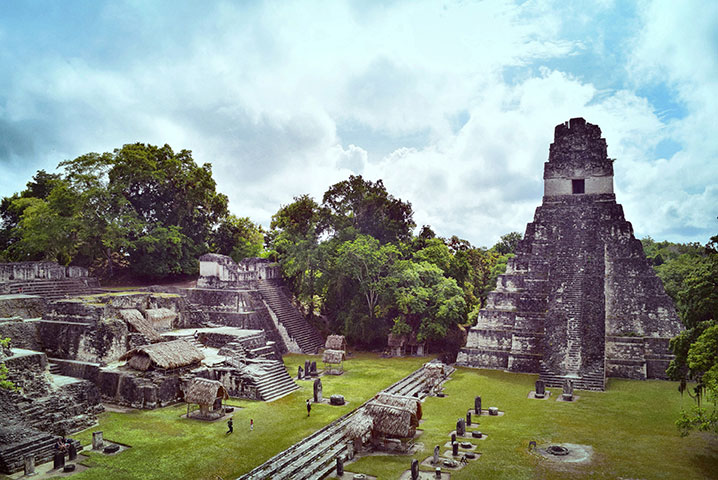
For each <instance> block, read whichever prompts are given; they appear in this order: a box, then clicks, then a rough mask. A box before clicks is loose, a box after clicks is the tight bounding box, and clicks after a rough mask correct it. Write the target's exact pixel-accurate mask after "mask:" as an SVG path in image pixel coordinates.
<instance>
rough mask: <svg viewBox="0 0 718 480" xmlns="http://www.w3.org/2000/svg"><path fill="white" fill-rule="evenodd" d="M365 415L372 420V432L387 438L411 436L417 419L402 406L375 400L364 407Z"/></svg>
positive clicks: (416, 425) (417, 423) (417, 424)
mask: <svg viewBox="0 0 718 480" xmlns="http://www.w3.org/2000/svg"><path fill="white" fill-rule="evenodd" d="M364 409H365V410H366V413H367V415H369V416H371V418H372V422H373V428H372V434H373V435H376V436H382V437H389V438H407V437H413V436H414V434H415V433H416V427H418V426H419V420H418V419H417V418H416V415H415V414H414V413H413V412H412V411H411V410H409V409H407V408H404V407H395V406H392V405H386V404H383V403H379V402H377V401H372V402H369V403H368V404H367V405H366V407H364Z"/></svg>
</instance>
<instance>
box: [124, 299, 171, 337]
mask: <svg viewBox="0 0 718 480" xmlns="http://www.w3.org/2000/svg"><path fill="white" fill-rule="evenodd" d="M120 316H121V317H122V319H123V320H124V321H126V322H127V323H128V324H129V325H130V326H131V327H132V328H134V329H135V330H137V331H138V332H139V333H141V334H142V335H144V336H145V338H146V339H147V340H148V341H149V342H151V343H155V342H159V341H161V340H162V337H161V336H160V334H159V333H157V330H155V327H154V326H153V325H152V322H150V321H149V320H147V319H146V318H145V316H144V315H142V312H140V311H139V310H137V309H135V308H125V309H122V310H120Z"/></svg>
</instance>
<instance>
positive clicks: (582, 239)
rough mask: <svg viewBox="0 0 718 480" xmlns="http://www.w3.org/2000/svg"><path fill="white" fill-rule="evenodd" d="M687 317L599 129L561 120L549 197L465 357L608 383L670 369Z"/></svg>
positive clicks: (583, 382)
mask: <svg viewBox="0 0 718 480" xmlns="http://www.w3.org/2000/svg"><path fill="white" fill-rule="evenodd" d="M680 329H681V324H680V322H679V320H678V317H677V315H676V311H675V307H674V306H673V303H672V301H671V299H670V298H669V297H668V296H667V295H666V293H665V291H664V289H663V284H662V283H661V281H660V280H659V279H658V277H657V276H656V275H655V273H654V272H653V269H652V268H651V265H650V264H649V263H648V261H647V260H646V257H645V255H644V253H643V248H642V246H641V242H640V241H639V240H637V239H636V238H635V237H634V236H633V228H632V226H631V224H630V223H629V222H627V221H626V219H625V218H624V216H623V208H622V207H621V205H619V204H618V203H616V197H615V195H614V193H613V160H612V159H609V158H608V156H607V154H606V140H605V139H603V138H601V129H600V128H599V127H598V126H597V125H592V124H590V123H587V122H586V121H585V120H584V119H583V118H574V119H571V121H570V122H566V123H564V124H561V125H557V126H556V129H555V133H554V142H553V144H551V147H550V151H549V159H548V162H546V163H545V164H544V197H543V203H542V205H541V206H539V207H538V208H537V209H536V213H535V215H534V221H533V222H531V223H529V224H528V225H527V226H526V233H525V235H524V239H523V240H522V241H521V242H520V244H519V246H518V247H517V250H516V256H515V257H514V258H512V259H511V260H510V261H509V264H508V268H507V269H506V273H505V274H504V275H501V276H500V277H499V279H498V281H497V285H496V289H495V290H494V291H493V292H491V293H490V294H489V296H488V299H487V302H486V305H485V306H484V308H483V309H482V310H481V311H480V313H479V318H478V321H477V324H476V326H474V327H473V328H471V330H470V332H469V335H468V339H467V343H466V346H465V347H464V348H463V349H462V350H461V352H460V353H459V356H458V358H457V364H458V365H464V366H470V367H478V368H494V369H503V370H507V371H512V372H528V373H539V374H540V378H542V379H543V380H545V381H546V384H547V385H549V386H560V385H561V384H562V383H563V382H564V379H567V378H568V379H571V380H572V381H573V385H574V386H575V387H576V388H580V389H589V390H603V389H604V388H605V384H606V377H607V376H608V377H626V378H636V379H646V378H665V369H666V367H667V366H668V363H669V361H670V359H671V358H672V356H671V354H670V350H669V346H668V341H669V339H670V338H672V337H673V336H675V335H677V334H678V333H679V331H680Z"/></svg>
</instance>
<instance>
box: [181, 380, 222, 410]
mask: <svg viewBox="0 0 718 480" xmlns="http://www.w3.org/2000/svg"><path fill="white" fill-rule="evenodd" d="M217 398H222V399H223V400H226V399H228V398H229V394H228V393H227V389H226V388H224V386H223V385H222V383H220V382H219V381H217V380H209V379H208V378H194V379H192V382H191V383H190V384H189V385H188V386H187V388H186V389H185V392H184V400H185V402H187V403H197V404H199V405H212V404H213V403H214V401H215V400H216V399H217Z"/></svg>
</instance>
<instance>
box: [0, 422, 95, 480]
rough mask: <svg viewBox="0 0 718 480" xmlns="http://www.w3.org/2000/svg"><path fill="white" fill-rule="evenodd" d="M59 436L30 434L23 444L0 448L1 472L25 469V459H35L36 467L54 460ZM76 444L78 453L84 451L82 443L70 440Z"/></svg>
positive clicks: (38, 433) (69, 440) (39, 433)
mask: <svg viewBox="0 0 718 480" xmlns="http://www.w3.org/2000/svg"><path fill="white" fill-rule="evenodd" d="M57 438H58V437H57V435H52V434H50V433H44V432H28V433H27V434H26V435H25V436H24V438H23V441H22V442H19V443H14V444H10V445H2V446H0V472H3V473H14V472H18V471H20V470H22V469H23V466H24V457H25V456H27V455H32V456H33V457H35V465H40V464H42V463H45V462H48V461H50V460H52V458H53V456H54V455H55V442H56V440H57ZM67 441H68V442H72V443H74V444H75V447H76V448H77V450H78V451H80V450H81V449H82V446H81V445H80V442H79V441H77V440H74V439H68V440H67Z"/></svg>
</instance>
